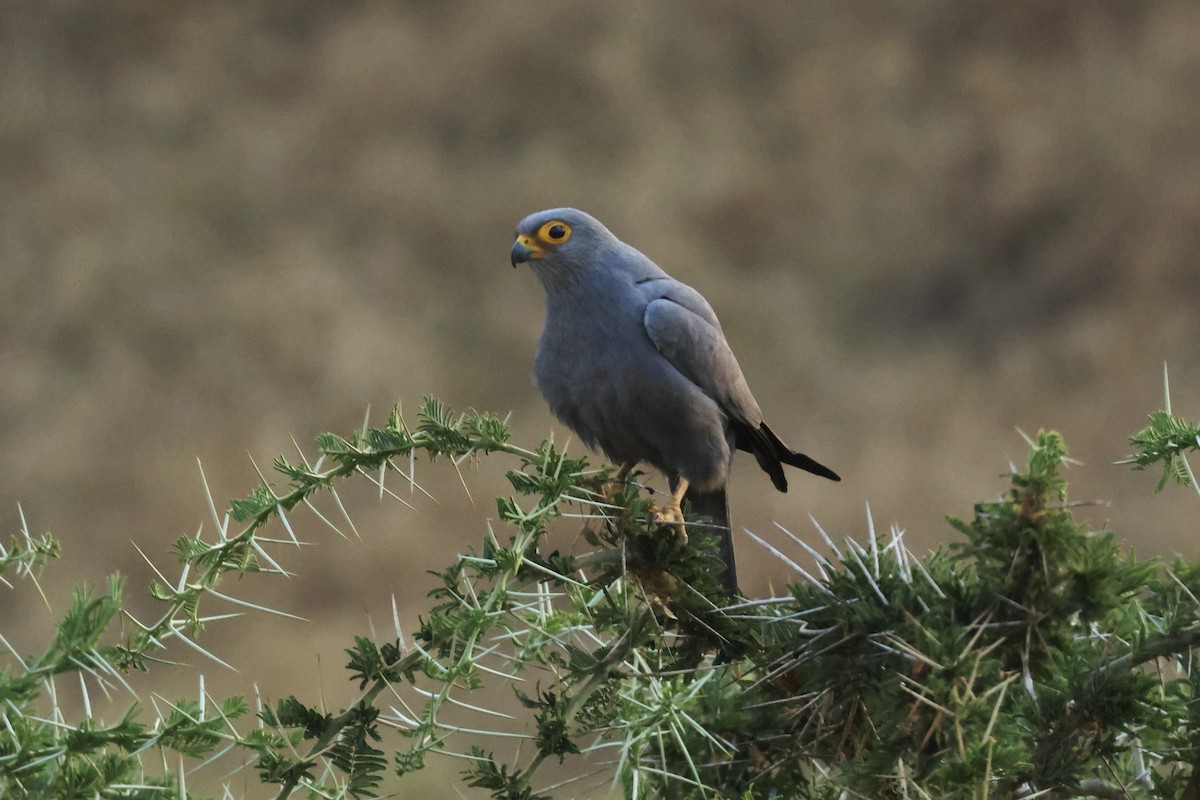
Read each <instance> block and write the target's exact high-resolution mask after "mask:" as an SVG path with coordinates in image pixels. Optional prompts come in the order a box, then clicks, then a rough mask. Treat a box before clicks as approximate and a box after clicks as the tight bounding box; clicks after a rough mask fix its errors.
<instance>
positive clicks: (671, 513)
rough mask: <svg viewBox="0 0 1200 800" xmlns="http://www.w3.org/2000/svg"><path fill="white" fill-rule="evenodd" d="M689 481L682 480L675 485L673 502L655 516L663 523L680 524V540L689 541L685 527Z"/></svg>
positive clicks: (672, 496) (672, 494) (672, 495)
mask: <svg viewBox="0 0 1200 800" xmlns="http://www.w3.org/2000/svg"><path fill="white" fill-rule="evenodd" d="M687 490H688V481H687V478H680V479H679V482H678V483H677V484H676V485H675V491H674V492H672V493H671V502H669V503H667V507H666V508H664V509H662V510H661V511H658V512H656V514H655V516H656V517H658V519H660V520H662V521H663V522H675V523H678V524H679V538H681V539H683V541H685V542H686V541H687V529H686V528H684V527H683V496H684V495H685V494H687Z"/></svg>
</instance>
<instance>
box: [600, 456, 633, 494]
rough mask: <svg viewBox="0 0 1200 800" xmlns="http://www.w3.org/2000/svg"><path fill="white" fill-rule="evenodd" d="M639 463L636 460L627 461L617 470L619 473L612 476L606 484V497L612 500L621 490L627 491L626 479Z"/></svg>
mask: <svg viewBox="0 0 1200 800" xmlns="http://www.w3.org/2000/svg"><path fill="white" fill-rule="evenodd" d="M637 465H638V462H636V461H626V462H625V463H624V464H622V465H621V468H620V469H619V470H617V474H616V475H614V476H613V477H612V480H610V481H608V482H607V483H606V484H605V486H604V499H605V500H612V499H613V498H615V497H616V496H617V495H619V494H620V493H621V492H623V491H625V479H626V478H628V477H629V473H631V472H633V468H634V467H636V466H637Z"/></svg>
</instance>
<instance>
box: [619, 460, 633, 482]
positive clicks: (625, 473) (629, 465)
mask: <svg viewBox="0 0 1200 800" xmlns="http://www.w3.org/2000/svg"><path fill="white" fill-rule="evenodd" d="M637 465H638V462H636V461H626V462H625V463H624V464H622V465H621V468H620V469H619V470H617V474H616V475H615V476H613V483H624V482H625V479H626V478H628V477H629V473H631V472H633V468H634V467H636V466H637Z"/></svg>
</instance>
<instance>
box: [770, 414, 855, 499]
mask: <svg viewBox="0 0 1200 800" xmlns="http://www.w3.org/2000/svg"><path fill="white" fill-rule="evenodd" d="M760 430H761V431H762V433H763V435H764V436H765V437H766V439H767V441H768V442H770V444H771V449H772V450H773V451H774V455H775V457H776V458H777V459H779V460H780V461H782V462H783V463H784V464H787V465H788V466H790V467H797V468H799V469H802V470H804V471H805V472H811V473H812V474H813V475H820V476H821V477H822V478H828V479H829V480H831V481H840V480H841V477H840V476H839V475H838V474H837V473H836V472H834V471H833V470H831V469H830V468H829V467H827V466H825V465H824V464H821V463H819V462H817V461H816V460H815V459H812V458H809V457H808V456H806V455H804V453H797V452H795V451H794V450H792V448H790V447H788V446H787V445H786V444H784V443H783V441H782V440H781V439H780V438H779V437H778V436H776V435H775V431H773V430H771V429H770V428H768V427H767V423H765V422H764V423H763V424H762V425H761V426H760ZM755 455H757V453H756V454H755ZM759 461H760V462H761V461H762V459H761V458H760V459H759ZM786 487H787V483H786V482H785V483H784V485H783V488H782V489H781V491H787V488H786Z"/></svg>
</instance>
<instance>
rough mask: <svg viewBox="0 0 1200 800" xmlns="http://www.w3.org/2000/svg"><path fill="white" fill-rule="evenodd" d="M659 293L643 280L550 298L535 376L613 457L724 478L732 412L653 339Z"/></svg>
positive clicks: (562, 411) (557, 410)
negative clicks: (652, 316)
mask: <svg viewBox="0 0 1200 800" xmlns="http://www.w3.org/2000/svg"><path fill="white" fill-rule="evenodd" d="M654 297H655V293H654V292H651V291H648V287H643V286H642V285H640V284H637V283H634V282H628V283H625V282H623V283H622V285H617V286H607V287H602V288H601V287H595V286H592V287H589V291H588V292H587V294H586V295H579V294H572V293H569V292H559V293H556V294H553V295H550V296H548V297H547V311H546V325H545V328H544V329H543V331H542V338H541V341H540V344H539V347H538V353H537V357H536V359H535V361H534V379H535V380H536V382H537V385H538V388H539V389H540V390H541V392H542V395H543V396H544V397H545V398H546V401H547V403H548V404H549V406H550V409H551V411H552V412H553V413H554V415H555V416H556V417H558V418H559V419H560V420H562V421H563V422H564V423H565V424H566V425H567V426H568V427H569V428H571V430H573V431H574V432H575V434H576V435H578V436H579V437H580V438H581V439H583V441H584V442H585V443H586V444H587V445H588V446H589V447H599V448H600V449H602V450H603V451H604V452H605V454H606V455H607V456H608V457H609V458H610V459H612V460H613V461H617V462H625V461H645V462H648V463H650V464H653V465H654V466H656V467H659V468H660V469H663V470H664V471H667V472H668V473H671V474H682V475H685V476H687V477H688V478H689V480H694V481H698V482H701V483H705V484H708V483H712V482H722V481H723V480H724V478H725V475H726V472H727V469H728V462H729V459H730V450H729V445H728V436H727V431H726V429H725V418H724V415H723V413H722V412H721V410H720V409H719V408H718V406H717V404H716V403H715V402H714V401H713V400H712V399H711V398H709V397H707V396H706V395H705V394H704V393H703V392H702V391H701V390H700V389H699V388H698V387H697V386H696V385H695V384H694V383H693V382H691V381H690V380H688V379H687V378H686V377H684V376H683V375H682V374H681V373H680V372H679V371H678V370H677V369H676V368H675V367H674V366H673V365H672V364H671V363H670V362H669V361H668V360H667V359H666V358H664V356H663V354H662V353H660V352H659V350H658V349H657V348H656V347H655V346H654V343H653V342H652V341H651V339H650V337H649V336H648V335H647V333H646V328H645V323H644V317H645V313H646V306H647V304H648V302H649V301H650V300H651V299H653V298H654Z"/></svg>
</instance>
